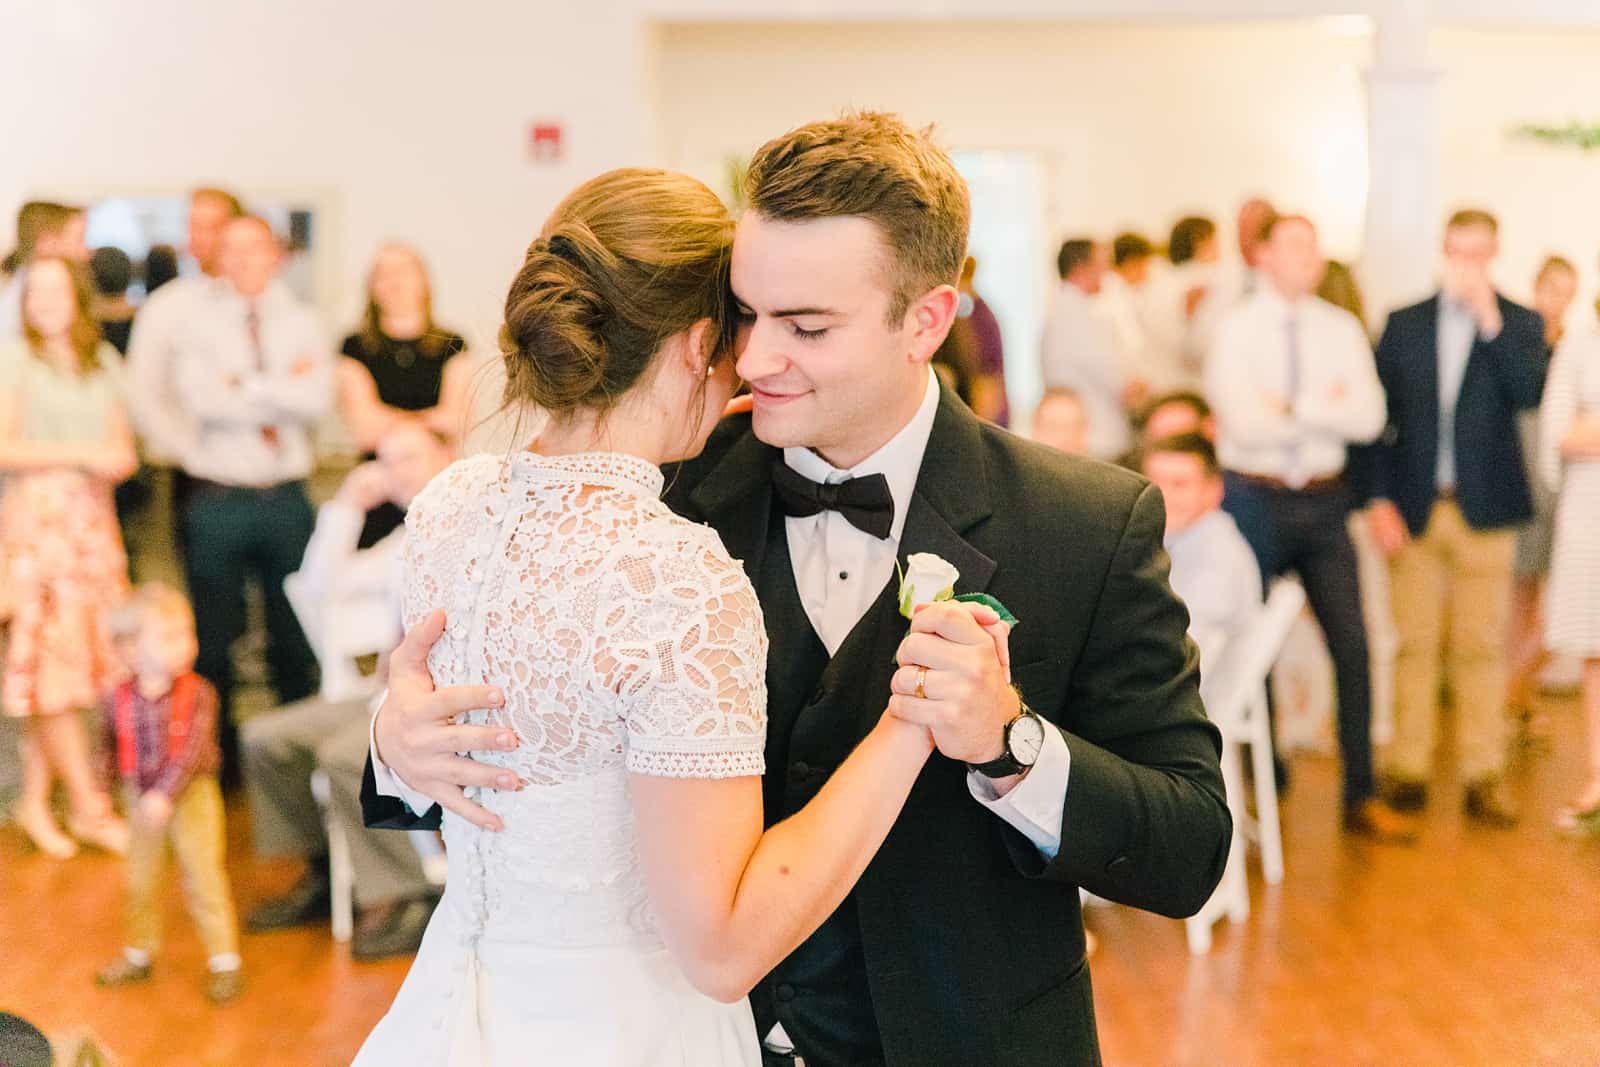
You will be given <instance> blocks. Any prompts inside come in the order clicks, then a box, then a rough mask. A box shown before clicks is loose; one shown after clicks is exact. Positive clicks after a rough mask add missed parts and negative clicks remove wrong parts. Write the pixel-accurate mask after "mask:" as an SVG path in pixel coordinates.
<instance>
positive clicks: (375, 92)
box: [0, 0, 1600, 343]
mask: <svg viewBox="0 0 1600 1067" xmlns="http://www.w3.org/2000/svg"><path fill="white" fill-rule="evenodd" d="M1377 3H1378V0H1349V2H1345V3H1320V2H1316V0H1295V2H1292V3H1291V2H1285V0H1275V2H1269V0H1207V2H1204V3H1201V2H1198V0H1139V2H1131V0H1130V2H1129V3H1121V2H1118V3H1110V2H1109V0H1059V2H1055V0H1052V2H1049V3H1046V2H1044V0H996V3H994V4H991V5H987V6H986V7H985V8H984V9H983V13H984V15H985V17H986V18H988V19H989V21H966V20H964V21H960V22H955V23H947V24H943V25H940V24H931V25H930V24H928V23H925V22H920V21H916V20H918V19H921V18H925V17H927V16H929V15H947V16H955V17H964V18H965V19H970V18H971V17H972V16H973V15H974V14H975V13H976V12H977V11H978V9H975V8H973V7H971V5H963V4H955V3H946V2H943V0H938V2H935V0H870V2H868V0H862V2H860V3H855V2H848V3H847V2H844V0H839V2H835V3H830V4H828V5H825V7H826V11H828V12H831V13H832V14H831V17H834V18H841V19H843V18H851V19H854V21H852V22H850V23H848V24H845V25H831V26H830V25H821V26H819V25H807V24H805V23H804V22H793V21H791V22H770V23H767V24H765V25H764V26H762V27H760V28H752V27H750V26H748V25H746V26H733V27H723V28H718V27H708V26H703V25H692V24H691V25H683V24H669V25H666V26H664V27H661V28H660V29H659V31H658V30H657V29H655V28H652V24H651V20H652V19H666V20H673V19H683V18H686V17H696V16H698V17H702V18H704V17H720V16H722V15H724V14H727V15H731V16H740V17H748V16H749V14H750V13H751V12H752V11H754V12H758V13H760V14H763V15H766V16H769V17H772V18H779V19H781V18H789V19H803V18H804V17H806V16H807V14H808V13H809V12H813V11H818V10H823V9H821V8H818V7H816V5H814V4H808V3H802V2H800V0H772V2H771V3H768V4H764V5H759V6H758V5H754V4H751V3H749V2H747V0H739V2H735V0H591V2H589V3H587V4H584V5H581V6H580V5H567V4H560V5H558V4H549V3H523V2H519V0H479V2H476V3H472V4H463V5H445V4H439V3H433V2H429V0H393V2H381V0H341V2H340V3H333V4H329V3H322V2H318V0H276V2H275V3H273V4H271V5H266V4H250V5H245V4H239V3H222V4H219V3H202V2H201V0H141V2H140V3H138V4H121V3H113V2H111V0H0V145H3V154H0V238H3V237H5V236H7V235H8V234H6V233H5V231H8V230H9V222H10V220H9V216H10V214H11V211H12V209H13V207H14V206H15V205H16V204H17V203H18V202H20V201H21V200H22V199H24V198H26V197H28V196H33V195H52V194H61V193H71V194H73V195H83V194H90V193H97V192H117V191H132V192H139V191H177V190H182V189H184V188H186V187H187V186H189V185H190V184H192V183H194V182H196V181H200V180H204V181H215V182H220V183H223V184H228V185H232V186H235V187H237V188H239V189H241V190H242V191H243V192H244V193H246V194H247V195H248V194H250V193H256V194H292V195H307V194H309V195H311V196H313V197H314V198H316V199H317V200H318V201H319V202H320V203H323V204H325V205H328V208H329V210H330V211H331V213H332V214H331V215H330V216H329V218H328V220H327V221H328V222H329V223H331V225H326V226H325V228H324V232H323V234H322V237H323V238H324V239H325V240H331V241H332V242H333V244H332V256H333V262H334V268H333V270H332V272H331V273H332V275H333V278H334V288H335V291H334V293H333V294H332V299H331V300H330V306H329V310H330V312H331V317H333V318H335V319H336V320H338V323H339V324H342V322H343V321H344V320H347V319H349V318H352V317H353V316H354V314H355V311H356V306H357V295H358V290H359V286H360V283H361V282H360V280H361V276H362V273H363V270H364V267H365V264H366V261H367V258H368V256H369V255H370V253H371V251H372V249H373V248H374V246H376V245H377V244H378V243H379V242H380V241H381V240H382V239H384V238H386V237H390V236H397V237H402V238H406V239H410V240H412V241H415V242H416V243H417V244H419V245H420V246H421V247H422V248H423V249H424V251H425V253H426V254H427V256H428V257H429V259H430V261H431V262H432V265H433V267H434V270H435V274H436V276H437V289H438V303H439V307H440V311H441V316H442V317H443V318H445V319H447V320H449V321H451V322H453V323H455V324H457V325H458V327H459V328H463V329H465V330H466V331H467V332H468V333H469V334H471V335H473V337H474V339H475V340H476V341H478V342H480V343H488V342H492V339H493V331H494V328H495V326H496V324H497V321H498V315H499V304H500V302H501V300H502V298H503V294H504V292H505V287H506V283H507V281H508V279H509V278H510V276H511V273H512V271H513V270H514V268H515V265H516V263H517V261H518V258H519V255H520V252H521V250H522V248H523V247H524V246H525V244H526V242H527V241H528V240H529V239H530V237H531V236H532V234H533V233H534V231H535V229H536V228H537V226H538V223H539V221H540V220H541V219H542V217H543V216H544V215H545V213H546V212H548V210H549V209H550V208H551V207H552V206H553V204H554V203H555V201H556V200H557V198H558V197H559V196H560V194H561V193H562V192H564V191H565V190H566V189H568V188H570V187H571V186H572V185H574V184H576V183H577V182H578V181H580V180H582V179H583V178H586V177H588V176H590V175H592V174H594V173H596V172H598V171H600V170H602V169H605V168H608V167H611V166H616V165H621V164H624V163H638V162H663V163H667V164H671V165H678V166H682V167H684V168H686V169H689V170H692V171H695V172H697V173H701V174H703V175H705V176H706V177H708V178H710V179H713V180H715V181H720V175H721V157H722V154H723V153H724V152H748V151H749V149H750V148H751V147H753V146H754V145H755V144H756V143H758V142H759V141H760V140H762V139H763V138H765V137H768V136H771V135H772V134H773V133H775V132H778V131H780V130H782V129H783V128H785V127H786V126H787V125H790V124H792V123H795V122H800V121H804V120H806V119H809V118H813V117H816V116H818V115H823V114H828V113H830V112H832V111H834V110H836V109H837V108H838V107H839V106H841V105H843V104H846V103H856V104H864V105H872V106H878V107H893V108H900V109H902V110H904V111H906V112H907V113H908V114H909V115H911V116H912V117H913V118H916V119H918V120H924V121H937V122H938V123H939V124H940V126H941V128H942V130H943V131H944V135H945V137H946V139H947V140H948V141H949V142H950V143H951V144H952V145H953V146H955V147H994V146H998V147H1010V148H1032V149H1036V150H1038V151H1039V152H1041V153H1044V154H1045V155H1046V156H1047V157H1048V158H1049V160H1050V161H1051V164H1052V167H1053V173H1054V175H1055V180H1054V181H1053V182H1052V183H1051V184H1052V188H1053V190H1054V194H1053V196H1052V198H1051V199H1050V203H1049V205H1048V207H1047V212H1048V219H1049V225H1050V226H1051V227H1052V228H1053V229H1054V230H1056V231H1057V232H1056V233H1053V234H1052V235H1051V237H1052V238H1053V237H1055V236H1059V233H1060V232H1064V231H1066V230H1068V229H1079V228H1096V229H1101V230H1106V231H1109V230H1111V229H1112V228H1115V227H1118V226H1122V225H1128V224H1137V225H1139V226H1142V227H1146V228H1149V229H1152V230H1159V229H1161V228H1164V227H1165V226H1166V225H1167V224H1168V223H1169V222H1170V220H1171V218H1172V216H1173V215H1174V214H1175V213H1176V212H1177V211H1178V210H1180V209H1189V208H1201V209H1205V210H1209V211H1212V212H1215V213H1217V214H1218V215H1219V216H1225V215H1227V214H1229V213H1230V212H1231V208H1232V207H1233V205H1234V204H1235V202H1236V201H1237V199H1238V198H1239V197H1240V196H1241V195H1243V194H1245V193H1247V192H1253V191H1258V190H1259V191H1264V192H1267V193H1269V194H1271V195H1274V196H1276V197H1278V198H1279V199H1280V200H1281V201H1283V202H1284V203H1285V204H1289V205H1294V206H1300V207H1304V208H1306V209H1308V210H1311V211H1313V212H1315V213H1317V214H1318V215H1319V217H1321V218H1322V219H1323V222H1324V228H1325V230H1326V232H1327V236H1328V238H1329V244H1330V245H1331V246H1332V249H1333V251H1334V252H1336V253H1339V254H1349V253H1350V252H1352V251H1354V248H1355V242H1356V240H1357V238H1358V233H1359V222H1360V218H1361V213H1360V205H1359V198H1360V195H1361V186H1362V184H1363V173H1364V166H1363V163H1362V157H1363V153H1364V151H1365V144H1364V140H1363V137H1364V133H1363V131H1364V128H1365V117H1364V104H1363V90H1362V86H1361V80H1360V71H1361V69H1362V68H1363V66H1364V65H1365V63H1366V61H1367V55H1368V51H1369V41H1368V39H1367V36H1366V30H1365V27H1366V26H1367V24H1368V22H1367V20H1366V19H1363V18H1357V19H1350V18H1333V19H1327V18H1309V17H1307V16H1311V15H1315V14H1317V13H1319V12H1320V13H1324V14H1330V15H1336V14H1339V13H1341V12H1344V13H1349V12H1369V13H1370V12H1371V11H1373V10H1376V8H1377ZM1509 7H1510V5H1507V4H1489V3H1486V2H1480V0H1470V2H1469V0H1453V2H1452V0H1435V2H1434V3H1433V4H1432V5H1431V8H1432V10H1433V12H1434V14H1435V15H1436V16H1440V17H1449V18H1459V19H1462V20H1468V21H1473V22H1484V21H1490V22H1492V21H1493V20H1496V19H1506V18H1507V15H1506V12H1507V10H1508V8H1509ZM1202 10H1205V11H1210V12H1212V13H1213V14H1214V15H1215V16H1217V17H1227V18H1230V19H1236V20H1237V19H1242V20H1244V21H1234V22H1228V23H1222V24H1217V23H1213V24H1212V25H1209V26H1204V25H1191V24H1188V23H1182V22H1177V21H1174V18H1175V16H1178V15H1181V14H1184V13H1189V12H1199V11H1202ZM1512 10H1514V12H1515V15H1516V18H1517V19H1518V20H1521V21H1523V22H1526V21H1528V20H1542V21H1544V22H1547V23H1549V24H1551V25H1559V24H1565V23H1579V22H1584V21H1587V22H1588V24H1589V25H1591V26H1594V25H1595V24H1596V23H1597V22H1600V4H1594V3H1592V2H1588V0H1523V2H1520V3H1518V4H1517V5H1516V6H1515V8H1514V9H1512ZM1072 13H1080V14H1084V15H1098V16H1106V15H1109V14H1113V13H1120V14H1122V15H1124V16H1127V17H1128V18H1134V17H1139V18H1140V19H1142V21H1136V22H1126V21H1125V22H1119V23H1106V22H1080V23H1076V24H1069V23H1063V22H1059V21H1055V22H1041V21H1036V20H1038V19H1040V18H1042V17H1046V16H1050V15H1058V14H1059V15H1066V14H1072ZM1285 14H1292V15H1295V16H1299V18H1298V20H1297V21H1284V22H1273V23H1263V22H1262V21H1261V20H1262V19H1263V18H1264V17H1266V16H1269V15H1270V16H1279V15H1285ZM1002 16H1007V17H1012V18H1014V19H1016V20H1023V21H1013V22H1012V23H1011V24H1009V25H1002V24H998V23H996V22H995V21H993V19H994V18H998V17H1002ZM891 18H893V19H897V20H900V21H894V22H886V21H882V20H885V19H891ZM862 19H877V20H879V21H876V22H873V21H866V22H863V21H861V20H862ZM1252 19H1253V21H1251V20H1252ZM658 45H659V50H658ZM1596 45H1600V35H1597V34H1595V33H1593V32H1586V33H1557V32H1553V31H1550V30H1545V31H1540V32H1527V31H1506V30H1501V29H1498V28H1495V29H1493V30H1492V31H1491V30H1472V31H1468V30H1463V29H1452V30H1446V31H1441V32H1439V33H1437V34H1436V47H1435V58H1436V59H1437V60H1438V62H1439V64H1440V65H1441V66H1442V67H1443V68H1444V78H1443V82H1442V89H1441V92H1442V101H1443V108H1442V110H1443V113H1444V116H1445V122H1446V131H1445V139H1444V146H1445V164H1444V181H1445V185H1446V190H1445V191H1446V199H1447V202H1453V201H1455V200H1460V199H1478V200H1482V201H1484V202H1487V203H1489V204H1491V205H1492V206H1494V207H1496V208H1497V209H1498V210H1500V212H1501V214H1502V215H1503V216H1504V218H1505V221H1506V223H1507V232H1506V248H1507V254H1506V277H1507V281H1508V283H1510V286H1509V287H1510V288H1511V289H1512V290H1513V291H1514V292H1515V291H1520V290H1521V288H1523V282H1522V276H1523V275H1525V274H1526V273H1527V271H1528V270H1529V269H1531V264H1532V263H1533V261H1534V260H1535V259H1536V258H1537V257H1538V256H1539V255H1540V254H1541V253H1542V252H1543V251H1544V250H1545V249H1546V248H1549V247H1556V248H1563V249H1564V250H1566V251H1567V252H1568V254H1569V255H1572V256H1574V257H1576V258H1577V259H1578V261H1579V263H1580V266H1581V267H1582V268H1583V269H1584V271H1585V274H1586V281H1587V282H1592V280H1593V270H1592V268H1593V266H1594V250H1595V248H1596V247H1597V246H1600V203H1594V202H1593V198H1590V197H1588V196H1586V195H1585V194H1586V193H1587V190H1588V188H1590V187H1591V186H1592V184H1593V180H1592V179H1593V176H1594V175H1596V174H1597V173H1600V155H1596V156H1592V157H1583V156H1582V155H1580V154H1579V153H1576V152H1573V151H1562V150H1559V149H1553V148H1545V147H1542V146H1536V145H1535V146H1521V145H1516V144H1509V143H1506V142H1505V141H1503V139H1502V138H1501V132H1502V131H1503V128H1504V127H1505V126H1506V125H1507V124H1508V123H1509V122H1510V121H1511V120H1513V119H1526V118H1535V119H1538V118H1550V119H1554V120H1556V121H1561V120H1564V119H1565V118H1566V117H1568V116H1569V115H1579V116H1584V115H1589V116H1593V117H1600V115H1594V112H1593V111H1592V110H1591V105H1590V102H1591V101H1595V100H1600V91H1597V90H1600V72H1597V69H1596V65H1595V64H1594V63H1593V61H1592V57H1593V56H1594V55H1596V54H1600V50H1597V48H1596ZM546 117H549V118H554V119H558V120H561V121H564V122H565V123H566V125H567V131H568V154H567V157H566V160H565V161H564V162H563V163H561V164H560V165H557V166H535V165H533V164H531V163H529V162H528V160H527V158H526V154H525V151H524V138H525V136H526V132H527V126H528V124H529V123H530V122H531V121H533V120H535V119H540V118H546ZM0 243H4V242H3V241H0Z"/></svg>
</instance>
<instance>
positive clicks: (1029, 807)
mask: <svg viewBox="0 0 1600 1067" xmlns="http://www.w3.org/2000/svg"><path fill="white" fill-rule="evenodd" d="M1071 772H1072V750H1071V749H1069V748H1067V738H1066V735H1064V734H1063V733H1062V732H1061V731H1060V729H1058V728H1057V727H1056V726H1055V725H1054V724H1052V723H1049V722H1046V723H1045V731H1044V748H1042V749H1040V750H1039V758H1038V759H1037V760H1036V761H1034V764H1033V770H1031V771H1029V772H1028V774H1027V777H1025V778H1023V779H1022V781H1020V782H1018V783H1017V785H1016V787H1015V788H1014V789H1012V790H1011V792H1009V793H1007V794H1006V795H1005V796H1003V797H1002V796H997V795H996V794H995V789H994V784H993V783H992V782H990V781H989V779H987V778H985V777H984V776H983V775H981V774H979V773H978V772H977V771H968V772H967V789H968V790H969V791H971V793H972V798H973V799H974V800H976V801H977V802H978V803H979V804H982V805H983V806H984V807H986V808H988V809H989V810H990V811H992V812H994V813H995V814H996V815H998V816H999V817H1000V818H1002V819H1004V820H1005V821H1006V822H1008V823H1010V824H1011V825H1012V826H1014V827H1016V828H1017V830H1018V831H1019V832H1020V833H1021V834H1022V835H1023V836H1024V837H1026V838H1027V839H1028V840H1029V841H1032V842H1033V845H1034V847H1035V848H1037V849H1038V850H1039V854H1040V855H1041V856H1043V857H1044V858H1045V859H1047V860H1053V859H1055V858H1056V854H1057V853H1059V852H1060V851H1061V819H1062V816H1063V815H1064V814H1065V813H1066V810H1067V779H1068V778H1069V777H1070V776H1071Z"/></svg>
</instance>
